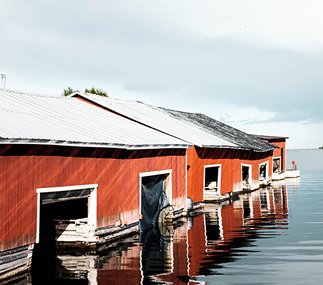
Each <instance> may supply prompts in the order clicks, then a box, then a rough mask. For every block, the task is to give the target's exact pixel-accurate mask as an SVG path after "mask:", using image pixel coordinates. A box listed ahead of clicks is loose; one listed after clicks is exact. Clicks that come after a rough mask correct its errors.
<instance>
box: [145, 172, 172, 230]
mask: <svg viewBox="0 0 323 285" xmlns="http://www.w3.org/2000/svg"><path fill="white" fill-rule="evenodd" d="M167 176H168V174H163V175H153V176H146V177H142V178H141V215H142V220H141V222H140V229H141V231H144V230H146V229H148V228H153V227H155V226H156V223H157V222H158V216H159V212H160V211H161V210H162V209H163V208H165V207H167V206H169V201H168V199H167V195H166V178H167Z"/></svg>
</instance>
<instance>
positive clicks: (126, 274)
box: [15, 150, 323, 285]
mask: <svg viewBox="0 0 323 285" xmlns="http://www.w3.org/2000/svg"><path fill="white" fill-rule="evenodd" d="M291 160H295V161H296V163H297V165H298V167H299V168H300V169H301V179H300V180H290V181H286V182H285V183H282V184H275V185H273V186H272V187H268V188H266V189H261V190H258V191H255V192H253V193H250V194H244V195H240V197H239V199H237V200H235V201H234V202H232V203H227V204H225V205H221V206H219V205H213V204H209V205H206V207H205V209H204V211H203V213H199V214H197V215H196V216H194V217H190V218H188V219H183V220H182V221H179V222H178V224H177V225H175V226H174V227H173V228H162V229H161V230H160V231H153V232H151V233H150V234H148V235H147V236H146V237H145V240H144V241H143V242H142V243H139V237H138V236H132V237H129V238H128V239H127V240H125V241H123V242H120V243H117V244H115V245H113V246H112V247H111V248H110V249H108V250H107V251H105V252H102V253H101V254H100V255H78V256H76V253H73V254H69V255H68V254H62V255H59V256H58V257H57V258H56V261H55V263H54V264H53V263H52V264H46V262H44V263H43V264H42V268H39V269H36V270H35V272H34V273H33V276H28V278H24V279H22V280H20V281H19V283H17V282H16V283H15V284H49V283H52V284H53V283H55V284H91V285H93V284H100V285H103V284H321V283H322V282H323V270H322V269H323V151H320V150H300V151H296V150H293V151H291V150H290V151H288V152H287V161H288V165H291ZM46 266H47V267H49V268H47V270H46ZM44 272H45V274H41V273H44ZM48 272H49V273H48Z"/></svg>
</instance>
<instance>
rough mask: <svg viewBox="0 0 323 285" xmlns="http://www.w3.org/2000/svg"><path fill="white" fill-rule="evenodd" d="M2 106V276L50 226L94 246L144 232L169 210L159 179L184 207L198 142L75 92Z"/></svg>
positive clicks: (23, 264) (0, 96)
mask: <svg viewBox="0 0 323 285" xmlns="http://www.w3.org/2000/svg"><path fill="white" fill-rule="evenodd" d="M0 102H1V104H0V106H1V107H0V114H1V119H2V122H3V124H2V125H1V127H0V169H1V180H0V181H1V182H0V211H1V214H0V241H1V242H0V279H1V278H5V277H8V276H9V275H11V274H14V273H17V272H19V271H23V270H25V269H26V268H28V266H29V265H30V257H31V253H32V249H33V246H34V244H35V243H38V242H42V241H43V240H44V239H45V238H48V235H52V234H53V233H52V231H53V228H51V227H50V226H54V230H55V232H54V235H56V238H57V240H58V241H61V242H68V241H72V242H75V241H78V242H80V243H87V244H93V243H97V242H105V241H107V240H109V238H113V237H115V236H116V235H120V234H126V233H129V232H130V231H134V230H137V229H138V221H139V219H140V218H141V217H142V216H143V209H145V207H146V208H147V207H148V208H150V213H148V214H149V215H151V214H154V213H151V211H152V210H151V209H152V208H153V209H155V208H154V207H158V206H159V205H157V204H156V203H155V204H150V200H147V199H146V198H145V196H144V195H143V191H144V189H146V188H149V187H151V185H153V186H154V187H155V188H154V191H155V192H156V195H159V196H158V197H161V195H163V198H164V199H166V200H168V202H169V203H170V204H171V205H172V206H173V207H174V210H176V211H181V210H183V209H184V207H185V204H186V148H187V147H188V146H189V144H188V143H186V142H183V141H182V140H180V139H177V138H174V137H171V136H168V135H166V134H163V133H161V132H157V131H155V130H153V129H151V128H147V127H144V126H142V125H140V124H137V123H135V122H132V121H129V120H128V119H125V118H123V117H121V116H118V115H115V114H113V113H111V112H106V111H105V110H101V109H99V108H97V107H95V106H92V105H90V104H87V103H84V102H82V101H80V100H78V99H75V98H66V97H48V96H38V95H29V94H24V93H18V92H12V91H1V90H0ZM156 185H157V186H156ZM157 188H158V189H157ZM156 189H157V190H156ZM158 191H159V192H158ZM165 197H166V198H165ZM152 200H154V198H152ZM154 201H155V202H156V199H155V200H154ZM156 211H157V210H156ZM148 214H147V215H148ZM147 215H144V217H143V220H145V219H146V216H147ZM147 222H148V223H149V222H150V221H147Z"/></svg>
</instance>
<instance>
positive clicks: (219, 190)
mask: <svg viewBox="0 0 323 285" xmlns="http://www.w3.org/2000/svg"><path fill="white" fill-rule="evenodd" d="M211 167H219V170H218V185H217V186H216V188H217V189H216V193H217V194H220V193H221V183H222V179H221V178H222V164H221V163H218V164H208V165H204V171H203V196H204V193H205V171H206V169H207V168H211Z"/></svg>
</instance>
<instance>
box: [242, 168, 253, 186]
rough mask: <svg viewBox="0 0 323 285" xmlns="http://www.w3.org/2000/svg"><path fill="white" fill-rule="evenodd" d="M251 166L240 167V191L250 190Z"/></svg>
mask: <svg viewBox="0 0 323 285" xmlns="http://www.w3.org/2000/svg"><path fill="white" fill-rule="evenodd" d="M251 173H252V172H251V165H249V164H242V165H241V181H242V190H250V189H251Z"/></svg>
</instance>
